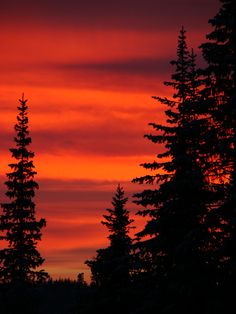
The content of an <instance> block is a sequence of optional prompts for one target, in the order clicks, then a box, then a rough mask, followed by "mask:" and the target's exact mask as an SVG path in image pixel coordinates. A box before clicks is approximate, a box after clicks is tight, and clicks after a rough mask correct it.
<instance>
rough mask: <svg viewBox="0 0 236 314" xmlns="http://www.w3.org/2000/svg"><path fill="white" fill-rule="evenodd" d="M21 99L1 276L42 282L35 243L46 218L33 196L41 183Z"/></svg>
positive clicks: (0, 220) (1, 223)
mask: <svg viewBox="0 0 236 314" xmlns="http://www.w3.org/2000/svg"><path fill="white" fill-rule="evenodd" d="M19 102H20V105H19V106H18V107H17V108H18V110H19V113H18V115H17V124H16V125H15V131H16V137H15V139H14V141H15V143H16V147H15V148H11V149H10V152H11V153H12V158H13V159H14V160H15V162H14V163H11V164H10V165H9V167H10V168H11V170H12V171H11V172H10V173H7V177H8V181H6V182H5V184H6V186H7V189H8V191H7V192H6V196H7V197H8V198H9V199H10V202H9V203H4V204H1V207H2V209H3V212H2V214H1V216H0V229H1V231H2V235H1V240H4V241H5V242H6V243H7V244H8V247H7V248H4V249H2V250H1V251H0V262H1V264H0V278H1V281H2V282H6V283H15V282H29V283H32V282H41V281H43V280H45V279H46V278H47V277H48V275H47V273H46V272H45V271H43V270H39V271H38V270H37V268H38V267H39V266H40V265H41V264H42V263H43V261H44V259H43V258H42V257H41V256H40V253H39V252H38V250H37V248H36V245H37V242H38V241H39V240H41V235H42V234H41V228H42V227H44V226H45V225H46V221H45V219H40V220H37V219H36V213H35V203H34V202H33V198H34V196H35V190H36V189H38V184H37V183H36V182H35V181H34V176H35V174H36V172H35V170H34V168H35V167H34V165H33V157H34V153H33V152H32V151H30V150H29V149H28V146H29V144H30V143H31V138H30V136H29V130H28V117H27V110H28V107H27V104H26V103H27V100H26V99H24V95H23V96H22V99H20V100H19Z"/></svg>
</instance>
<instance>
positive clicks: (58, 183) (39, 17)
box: [0, 0, 218, 280]
mask: <svg viewBox="0 0 236 314" xmlns="http://www.w3.org/2000/svg"><path fill="white" fill-rule="evenodd" d="M1 6H2V8H1V12H0V28H1V32H0V39H1V47H0V68H1V72H0V108H1V114H0V125H1V130H0V138H1V146H0V160H1V165H0V178H1V188H0V190H1V200H5V196H4V192H5V187H4V184H3V182H4V181H5V178H6V177H5V173H6V172H8V171H9V168H8V166H7V165H8V164H9V163H10V161H11V157H10V153H9V151H8V149H9V148H10V147H14V142H13V138H14V124H15V123H16V115H17V105H18V99H19V98H20V97H21V94H22V93H23V92H24V93H25V97H26V98H27V99H28V100H29V101H28V104H29V128H30V135H31V137H32V145H31V149H32V151H34V152H35V159H34V164H35V166H36V171H37V173H38V174H37V176H36V178H35V179H36V181H37V182H38V183H39V186H40V189H39V191H37V193H36V194H37V195H36V203H37V206H36V210H37V215H38V217H44V218H45V219H46V220H47V227H46V228H45V229H44V230H42V232H43V238H42V241H41V242H40V243H39V250H40V252H41V254H42V255H43V257H44V258H45V264H44V265H43V267H42V268H45V269H46V270H47V271H48V272H49V273H50V275H51V276H52V277H53V278H58V277H60V278H65V277H66V278H67V277H69V278H76V276H77V274H78V273H79V272H85V274H86V279H87V280H88V279H89V270H88V268H87V267H86V266H85V265H84V261H85V260H86V259H90V258H92V257H93V256H94V255H95V252H96V249H99V248H102V247H105V246H106V245H107V244H108V240H107V236H108V234H107V230H106V228H105V227H104V226H102V225H101V224H100V221H101V220H102V215H103V214H105V209H106V208H107V207H109V206H110V203H111V198H112V196H113V194H114V191H115V189H116V186H117V184H118V183H121V185H122V186H123V187H124V189H125V191H126V194H127V195H128V196H129V203H128V205H127V208H129V209H130V212H131V216H132V217H133V218H134V219H135V223H134V225H135V226H136V230H135V231H132V235H134V233H135V232H137V231H138V230H140V229H141V228H142V226H143V225H144V223H145V219H143V218H140V217H137V216H135V213H136V212H137V206H136V205H134V204H133V203H132V195H133V194H134V193H136V192H137V191H140V190H142V189H143V188H144V187H140V186H137V185H135V184H132V183H131V180H132V179H133V178H134V177H138V176H142V175H144V174H145V173H146V172H145V171H144V169H142V168H141V167H140V166H139V164H140V163H142V162H146V161H153V160H154V159H155V155H156V154H157V153H158V152H159V151H160V150H161V148H160V147H156V146H155V145H154V144H152V143H150V142H149V141H147V140H145V139H144V138H143V135H144V134H146V133H150V132H152V129H151V128H150V127H149V126H148V123H149V122H163V121H164V119H165V116H164V108H163V107H162V106H161V105H160V104H158V103H157V102H156V101H155V100H153V99H152V98H151V96H153V95H158V96H167V95H168V94H169V93H170V91H169V89H168V88H166V87H165V86H163V84H162V83H163V81H165V80H168V79H169V78H170V75H171V71H172V67H171V65H170V64H169V61H170V60H172V59H174V58H175V54H176V45H177V36H178V33H179V29H180V28H181V26H182V25H184V26H185V27H186V29H187V36H188V43H189V47H192V46H193V47H194V48H195V50H196V51H197V53H198V54H200V53H199V51H198V48H197V47H198V46H199V45H200V44H201V43H202V42H203V41H204V40H205V35H206V33H207V32H208V30H209V26H208V24H207V21H208V19H209V18H211V17H212V16H214V14H215V13H216V12H217V6H218V0H204V1H203V0H194V1H187V0H184V1H179V0H167V1H164V2H163V1H159V0H147V1H141V0H135V1H134V0H120V1H119V2H117V3H115V2H111V1H108V0H101V1H99V5H98V2H96V1H95V0H89V1H87V2H84V1H83V2H82V1H77V0H68V1H67V2H65V1H61V0H57V1H56V0H47V1H46V0H42V1H40V2H33V3H32V1H29V0H22V1H20V2H18V1H16V0H12V1H10V2H8V3H7V2H5V3H3V4H2V5H1ZM199 63H200V64H201V63H202V60H201V57H200V56H199Z"/></svg>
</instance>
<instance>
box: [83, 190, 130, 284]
mask: <svg viewBox="0 0 236 314" xmlns="http://www.w3.org/2000/svg"><path fill="white" fill-rule="evenodd" d="M127 201H128V198H126V197H125V196H124V190H123V188H122V187H120V185H118V187H117V190H116V194H115V196H114V197H113V200H112V205H113V208H111V209H110V208H108V209H107V211H108V215H103V217H104V219H105V220H104V221H102V224H103V225H105V226H106V227H107V229H108V231H109V233H110V235H109V236H108V239H109V240H110V245H109V247H108V248H105V249H100V250H98V251H97V256H96V258H95V259H94V260H89V261H86V264H87V265H88V266H89V267H90V268H91V272H92V278H93V280H94V281H95V283H96V284H97V285H98V286H101V287H106V288H111V287H118V288H119V287H125V286H126V285H127V284H129V283H130V269H131V256H130V251H131V244H132V240H131V238H130V236H129V234H128V233H129V230H130V228H132V227H131V226H130V224H131V223H132V222H133V220H132V219H130V218H129V211H128V210H127V209H125V204H126V202H127Z"/></svg>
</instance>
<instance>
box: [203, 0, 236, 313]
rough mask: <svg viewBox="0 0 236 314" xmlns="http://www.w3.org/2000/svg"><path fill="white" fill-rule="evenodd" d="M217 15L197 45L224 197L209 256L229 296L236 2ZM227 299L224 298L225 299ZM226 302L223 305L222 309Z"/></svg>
mask: <svg viewBox="0 0 236 314" xmlns="http://www.w3.org/2000/svg"><path fill="white" fill-rule="evenodd" d="M221 2H222V6H221V8H220V10H219V12H218V13H217V14H216V16H215V17H214V18H213V19H210V20H209V23H210V24H211V26H212V27H213V30H212V32H211V33H210V34H208V35H207V39H208V42H206V43H204V44H202V45H201V48H202V51H203V56H204V58H205V60H206V61H207V64H208V65H207V67H206V69H204V70H203V71H202V73H203V75H204V79H205V91H204V92H205V93H207V95H208V99H210V100H211V103H212V104H213V105H214V106H213V108H212V110H211V113H212V119H213V121H214V126H215V128H216V130H217V135H218V146H216V148H217V150H216V152H217V154H218V160H219V161H220V162H219V165H218V167H219V168H220V169H219V171H218V174H219V175H218V180H219V181H221V182H223V184H224V198H222V201H221V203H220V204H219V205H218V206H217V207H216V208H214V210H212V212H211V220H212V221H213V223H214V225H215V226H214V229H213V232H212V233H213V235H214V239H215V241H217V243H218V247H217V249H216V250H215V252H214V255H213V256H212V260H213V262H214V264H215V273H216V275H215V276H216V278H217V281H218V286H219V289H221V299H220V300H221V303H223V302H222V300H223V299H222V296H223V295H224V296H226V295H228V296H229V295H230V294H232V291H235V290H234V286H235V284H236V253H235V245H236V231H235V230H236V219H235V208H236V1H235V0H221ZM227 298H228V297H227ZM226 304H229V303H228V302H226V299H225V302H224V309H225V306H226Z"/></svg>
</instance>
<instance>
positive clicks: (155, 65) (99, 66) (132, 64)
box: [46, 57, 172, 77]
mask: <svg viewBox="0 0 236 314" xmlns="http://www.w3.org/2000/svg"><path fill="white" fill-rule="evenodd" d="M171 59H172V58H171V57H170V58H167V57H166V58H163V59H161V58H141V59H132V60H116V61H114V62H106V63H103V62H100V63H88V64H85V63H67V64H58V65H53V64H51V65H50V64H49V65H48V66H46V68H47V69H50V68H51V69H54V70H55V69H56V70H59V71H60V70H61V71H63V72H77V73H80V71H90V72H91V71H92V72H93V71H94V72H96V71H98V72H111V73H112V74H113V75H116V74H118V75H120V74H124V75H135V76H137V75H141V76H154V77H155V76H156V77H158V76H160V75H161V74H163V73H166V72H168V71H169V69H170V61H171Z"/></svg>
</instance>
